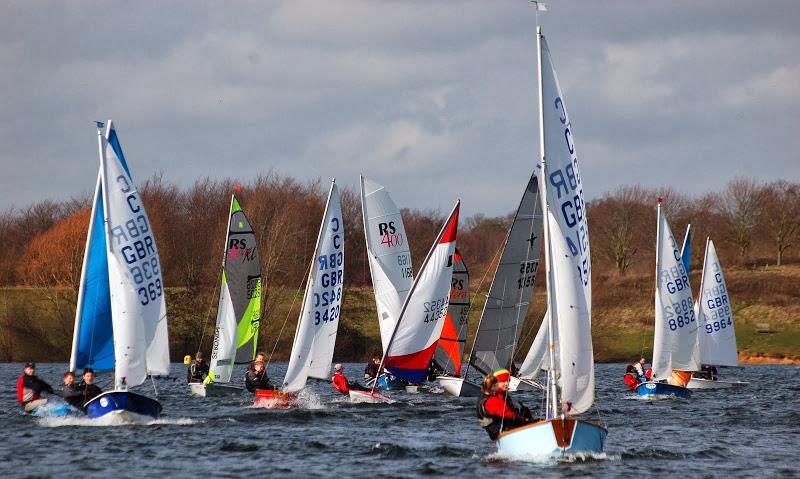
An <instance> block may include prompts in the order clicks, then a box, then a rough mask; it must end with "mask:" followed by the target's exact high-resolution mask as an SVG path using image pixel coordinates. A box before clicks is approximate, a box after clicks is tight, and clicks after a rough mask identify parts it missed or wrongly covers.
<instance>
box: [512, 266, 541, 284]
mask: <svg viewBox="0 0 800 479" xmlns="http://www.w3.org/2000/svg"><path fill="white" fill-rule="evenodd" d="M538 268H539V261H538V260H533V261H523V262H522V263H520V264H519V278H517V289H522V288H532V287H533V283H534V282H535V281H536V270H537V269H538Z"/></svg>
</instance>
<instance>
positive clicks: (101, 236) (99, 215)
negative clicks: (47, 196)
mask: <svg viewBox="0 0 800 479" xmlns="http://www.w3.org/2000/svg"><path fill="white" fill-rule="evenodd" d="M94 201H95V204H94V218H92V220H91V224H90V230H89V240H88V243H87V245H86V248H87V252H86V259H85V261H86V270H85V272H84V275H83V278H81V280H82V281H83V285H82V286H83V301H82V303H81V305H82V306H81V311H80V315H79V317H78V324H77V325H76V327H77V328H78V340H77V344H76V348H75V367H76V368H93V369H95V370H96V371H110V370H112V369H114V331H113V328H112V325H111V292H110V289H109V284H108V258H107V257H106V234H105V228H104V227H103V214H104V213H103V211H104V208H103V190H102V185H101V184H100V182H98V183H97V191H96V193H95V200H94Z"/></svg>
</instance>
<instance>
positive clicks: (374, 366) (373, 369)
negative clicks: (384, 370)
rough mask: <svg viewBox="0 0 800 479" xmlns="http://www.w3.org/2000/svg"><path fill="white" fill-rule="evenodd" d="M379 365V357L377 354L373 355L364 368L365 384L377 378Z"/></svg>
mask: <svg viewBox="0 0 800 479" xmlns="http://www.w3.org/2000/svg"><path fill="white" fill-rule="evenodd" d="M380 367H381V358H380V357H378V356H373V357H372V361H370V362H368V363H367V366H366V367H365V368H364V381H366V383H367V384H369V383H370V382H373V381H375V379H377V377H378V375H379V374H380Z"/></svg>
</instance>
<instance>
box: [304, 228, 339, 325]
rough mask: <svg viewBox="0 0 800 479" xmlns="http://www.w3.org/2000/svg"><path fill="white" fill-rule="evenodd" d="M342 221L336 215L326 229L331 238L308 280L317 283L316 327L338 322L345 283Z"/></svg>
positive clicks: (324, 244)
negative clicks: (343, 284) (315, 269)
mask: <svg viewBox="0 0 800 479" xmlns="http://www.w3.org/2000/svg"><path fill="white" fill-rule="evenodd" d="M341 225H342V222H341V220H340V219H339V218H338V217H336V216H333V217H331V218H330V223H329V224H328V226H327V233H328V236H327V237H326V238H325V239H324V240H323V242H322V244H321V245H320V251H324V252H325V253H324V254H321V255H319V256H317V264H316V266H317V271H316V272H315V273H314V275H313V276H312V277H311V278H310V279H309V280H310V281H314V282H315V283H316V284H314V286H313V288H312V291H313V293H312V294H313V305H312V306H313V309H314V326H319V325H320V324H326V323H329V322H332V321H336V320H337V319H339V314H340V312H341V305H342V282H343V281H344V232H343V231H342V226H341Z"/></svg>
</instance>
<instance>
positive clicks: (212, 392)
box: [189, 383, 244, 398]
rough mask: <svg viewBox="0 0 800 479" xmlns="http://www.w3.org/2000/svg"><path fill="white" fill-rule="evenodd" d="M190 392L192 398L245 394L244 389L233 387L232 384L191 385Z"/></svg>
mask: <svg viewBox="0 0 800 479" xmlns="http://www.w3.org/2000/svg"><path fill="white" fill-rule="evenodd" d="M189 392H190V393H191V395H192V396H196V397H201V398H204V397H222V396H233V395H237V394H241V393H242V392H244V388H242V387H239V386H231V385H230V384H216V383H209V384H203V383H189Z"/></svg>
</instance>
